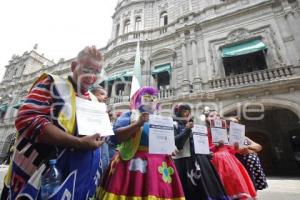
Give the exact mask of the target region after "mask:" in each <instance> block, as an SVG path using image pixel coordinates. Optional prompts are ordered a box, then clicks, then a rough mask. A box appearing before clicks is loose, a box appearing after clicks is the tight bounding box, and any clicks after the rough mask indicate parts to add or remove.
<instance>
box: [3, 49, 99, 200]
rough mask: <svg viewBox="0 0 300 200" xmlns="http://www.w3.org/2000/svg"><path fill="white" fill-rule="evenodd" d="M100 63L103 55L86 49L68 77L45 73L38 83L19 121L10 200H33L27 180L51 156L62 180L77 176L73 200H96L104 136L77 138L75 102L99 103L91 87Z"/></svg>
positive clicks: (8, 178) (19, 115) (94, 50)
mask: <svg viewBox="0 0 300 200" xmlns="http://www.w3.org/2000/svg"><path fill="white" fill-rule="evenodd" d="M101 62H102V55H101V53H99V51H98V50H97V49H96V48H95V47H94V46H92V47H86V48H85V49H83V50H82V51H81V52H79V54H78V56H77V58H76V59H75V60H74V61H73V62H72V64H71V70H72V76H69V77H68V79H62V78H60V77H57V76H54V75H50V74H43V75H41V76H40V77H39V78H38V79H37V81H36V82H35V83H34V84H33V86H32V88H31V89H30V91H29V93H28V95H27V96H26V98H25V102H24V104H23V105H22V107H20V109H19V112H18V115H17V119H16V121H15V126H16V129H17V131H18V138H17V142H16V150H15V152H14V155H13V159H12V163H11V166H10V169H9V173H8V174H7V176H6V180H5V183H6V185H7V186H8V188H9V190H10V192H9V199H17V198H19V197H22V195H24V196H26V197H28V196H29V195H28V194H24V191H23V190H24V188H25V186H26V184H27V182H28V180H29V179H30V177H31V176H32V175H33V174H34V172H35V171H37V170H38V169H39V167H40V166H41V165H42V164H45V163H47V161H48V160H49V159H52V158H56V159H57V168H58V169H59V170H60V171H61V174H62V178H63V179H66V178H67V177H68V175H69V174H70V173H72V172H74V171H75V172H76V180H75V184H74V188H73V189H74V193H73V196H72V199H80V200H82V199H89V198H91V197H93V195H94V193H95V188H96V185H97V184H98V180H99V178H100V177H99V172H98V170H99V162H100V151H99V148H98V147H100V146H101V145H102V144H103V142H104V138H102V137H101V136H100V133H99V134H94V135H89V136H84V137H79V136H78V131H77V125H76V111H75V110H76V109H75V107H76V104H75V98H76V96H77V97H80V98H84V99H89V100H93V99H95V97H94V96H92V94H90V93H89V92H88V88H89V87H90V86H91V85H92V84H94V83H95V82H96V77H97V74H98V73H100V71H101V68H102V65H101ZM28 198H29V199H35V198H37V199H38V198H39V197H28Z"/></svg>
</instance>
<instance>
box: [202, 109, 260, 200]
mask: <svg viewBox="0 0 300 200" xmlns="http://www.w3.org/2000/svg"><path fill="white" fill-rule="evenodd" d="M215 120H221V123H215ZM206 121H207V126H208V127H209V131H208V135H209V137H211V128H216V127H215V125H216V124H220V126H221V127H218V128H223V129H226V128H227V127H226V121H224V120H223V119H222V118H220V116H219V114H218V113H217V112H216V111H211V112H209V113H208V115H207V120H206ZM210 141H212V139H210ZM210 146H211V147H210V148H211V150H212V151H213V159H212V163H213V165H214V166H215V169H216V170H217V172H218V174H219V176H220V178H221V181H222V183H223V185H224V188H225V191H226V193H227V195H229V197H230V198H232V199H239V200H247V199H249V198H255V197H256V190H255V187H254V185H253V183H252V180H251V178H250V176H249V174H248V172H247V170H246V169H245V168H244V166H243V164H242V163H241V162H240V161H239V160H238V159H237V158H236V157H235V156H234V154H235V153H236V152H237V149H235V148H234V147H232V146H229V145H226V144H224V141H219V143H218V144H216V145H214V144H213V143H212V142H211V143H210Z"/></svg>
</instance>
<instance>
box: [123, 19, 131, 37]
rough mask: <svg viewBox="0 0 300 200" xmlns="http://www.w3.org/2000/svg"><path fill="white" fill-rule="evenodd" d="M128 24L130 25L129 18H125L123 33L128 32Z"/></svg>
mask: <svg viewBox="0 0 300 200" xmlns="http://www.w3.org/2000/svg"><path fill="white" fill-rule="evenodd" d="M129 25H130V20H126V21H125V23H124V30H123V33H124V34H126V33H128V32H129Z"/></svg>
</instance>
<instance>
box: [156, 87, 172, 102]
mask: <svg viewBox="0 0 300 200" xmlns="http://www.w3.org/2000/svg"><path fill="white" fill-rule="evenodd" d="M174 96H175V89H173V88H171V89H162V90H159V91H158V99H160V100H164V99H169V98H173V97H174Z"/></svg>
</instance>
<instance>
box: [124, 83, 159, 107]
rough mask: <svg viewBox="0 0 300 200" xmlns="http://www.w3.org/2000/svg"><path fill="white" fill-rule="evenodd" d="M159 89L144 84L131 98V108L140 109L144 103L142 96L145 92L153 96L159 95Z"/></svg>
mask: <svg viewBox="0 0 300 200" xmlns="http://www.w3.org/2000/svg"><path fill="white" fill-rule="evenodd" d="M157 93H158V90H157V89H156V88H155V87H152V86H144V87H141V88H140V89H139V90H138V91H136V93H135V94H134V95H133V97H132V98H131V100H130V108H131V109H138V108H139V107H140V106H141V103H142V96H143V95H145V94H149V95H152V96H157Z"/></svg>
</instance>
